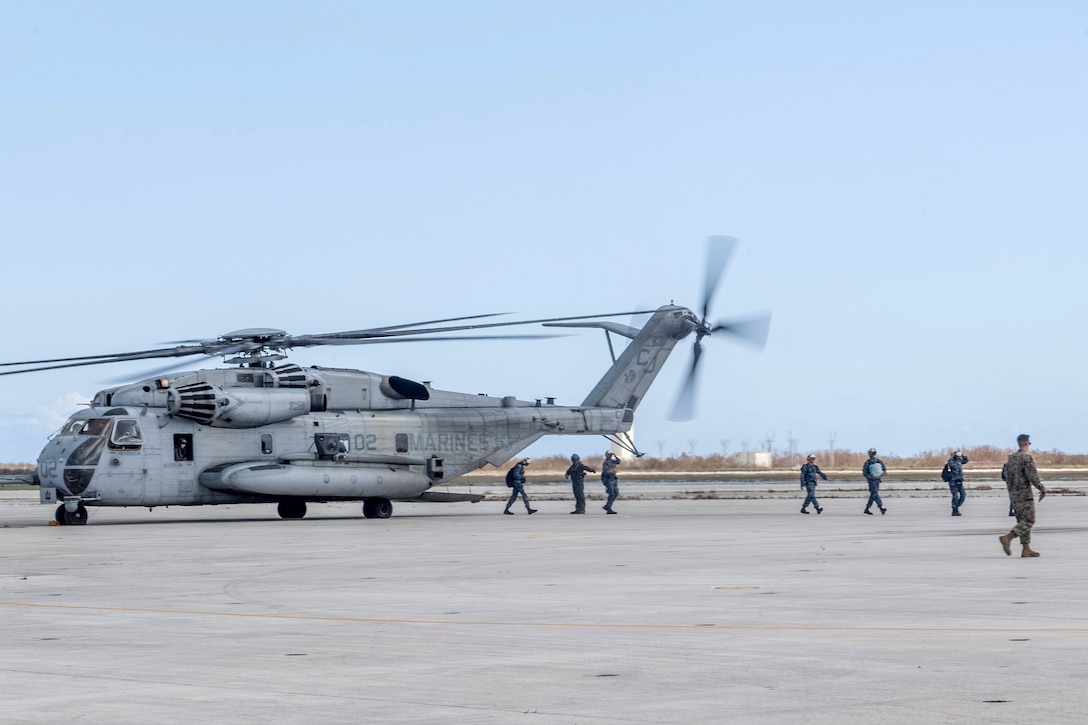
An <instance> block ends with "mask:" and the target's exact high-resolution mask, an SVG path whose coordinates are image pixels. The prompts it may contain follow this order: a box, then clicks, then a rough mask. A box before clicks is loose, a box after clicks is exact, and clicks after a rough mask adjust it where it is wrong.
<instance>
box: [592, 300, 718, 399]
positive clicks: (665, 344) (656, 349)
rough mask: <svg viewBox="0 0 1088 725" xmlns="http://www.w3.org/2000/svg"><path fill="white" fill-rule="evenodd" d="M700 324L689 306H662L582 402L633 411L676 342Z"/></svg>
mask: <svg viewBox="0 0 1088 725" xmlns="http://www.w3.org/2000/svg"><path fill="white" fill-rule="evenodd" d="M697 326H698V320H697V318H696V317H695V313H693V312H692V311H691V310H689V309H687V308H686V307H679V306H676V305H665V306H664V307H661V308H659V309H658V310H657V311H656V312H654V314H653V316H652V317H651V318H650V319H649V321H648V322H647V323H646V324H645V325H644V326H643V327H642V329H641V330H640V331H639V332H638V335H636V336H635V337H634V339H633V340H632V341H631V343H630V344H629V345H628V346H627V348H626V349H625V350H624V351H623V353H622V354H621V355H620V356H619V358H618V359H617V360H616V362H615V363H613V365H612V367H610V368H609V369H608V371H607V372H606V373H605V374H604V376H603V377H602V378H601V379H600V380H599V381H598V382H597V385H596V386H594V388H593V390H592V391H591V392H590V393H589V395H588V396H587V397H586V399H585V401H583V402H582V405H583V406H590V407H596V408H627V409H628V410H632V411H633V410H634V409H635V408H637V407H638V405H639V403H641V402H642V398H643V397H644V396H645V395H646V391H647V390H649V388H650V385H651V384H652V383H653V381H654V378H655V377H657V374H658V373H659V372H660V371H661V368H662V366H663V365H664V364H665V361H666V360H667V359H668V357H669V354H670V353H671V352H672V350H673V348H674V347H675V346H676V343H677V342H679V341H680V340H682V339H684V338H685V337H687V336H688V335H689V334H690V333H691V332H692V331H693V330H694V329H695V328H696V327H697Z"/></svg>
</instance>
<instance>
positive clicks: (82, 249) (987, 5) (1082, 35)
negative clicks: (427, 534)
mask: <svg viewBox="0 0 1088 725" xmlns="http://www.w3.org/2000/svg"><path fill="white" fill-rule="evenodd" d="M1086 61H1088V5H1086V4H1085V3H1083V2H1043V3H1034V4H1028V3H1022V2H988V1H987V2H981V1H980V2H953V3H948V2H913V3H901V4H896V5H893V4H889V3H867V2H827V3H804V2H779V3H749V2H667V3H666V2H660V3H657V2H552V3H534V2H509V3H500V2H462V3H448V2H396V3H393V2H390V3H384V4H379V3H363V2H345V3H306V4H304V5H303V4H296V3H277V2H259V3H257V2H253V3H248V2H247V3H218V2H217V3H207V2H206V3H185V4H181V5H178V4H163V3H136V2H132V3H117V2H113V3H111V2H100V3H93V4H91V3H82V2H46V3H22V2H0V219H2V220H3V235H4V238H5V240H6V244H5V245H4V246H5V252H4V255H5V257H4V258H5V261H6V264H5V267H4V270H5V275H4V277H5V282H6V285H5V290H4V291H5V294H4V299H5V302H6V305H5V310H6V312H5V313H4V314H3V315H2V316H0V339H3V340H4V344H3V347H2V354H0V359H3V360H4V361H10V360H21V359H32V358H42V357H54V356H69V355H85V354H95V353H106V352H119V351H123V350H134V349H143V348H146V347H152V346H154V345H156V344H158V343H160V342H163V341H168V340H178V339H190V338H200V337H215V336H216V335H218V334H221V333H224V332H227V331H230V330H234V329H238V328H242V327H254V326H267V327H278V328H282V329H285V330H288V331H289V332H292V333H296V334H302V333H314V332H327V331H333V330H342V329H358V328H360V327H370V326H379V325H388V324H395V323H401V322H410V321H413V320H425V319H433V318H436V317H445V316H451V315H469V314H477V313H482V312H494V311H513V312H518V313H522V314H525V315H528V316H532V317H546V316H551V315H575V314H589V313H598V312H606V311H619V310H624V309H631V308H633V307H640V306H641V307H647V306H648V307H656V306H658V305H661V304H664V303H667V302H669V301H670V300H675V301H676V302H677V303H680V304H686V305H689V306H693V307H694V306H696V305H698V304H699V296H700V292H701V290H700V288H701V285H702V258H703V245H704V242H703V240H704V238H705V237H706V236H708V235H711V234H728V235H732V236H736V237H739V238H740V239H741V246H740V248H739V250H738V253H737V255H736V257H735V258H734V260H733V263H732V265H731V267H730V269H729V272H728V276H727V277H726V279H725V281H724V283H723V285H722V287H721V288H720V290H719V294H718V297H717V300H716V304H715V309H714V316H715V317H727V316H730V315H734V314H741V313H745V312H750V311H759V310H766V309H769V310H772V311H773V314H774V322H773V325H772V330H771V337H770V341H769V343H768V345H767V347H766V349H765V351H764V352H762V353H755V352H753V351H751V350H750V349H748V348H745V347H742V346H738V345H735V344H732V343H728V342H724V341H722V340H718V339H711V340H708V341H706V342H705V343H704V345H705V352H706V354H707V357H706V359H705V360H704V368H703V372H704V376H703V381H702V382H703V385H702V389H701V396H700V402H699V416H698V418H697V419H696V420H695V421H693V422H692V423H687V424H675V423H669V422H667V421H665V416H666V413H667V411H668V409H669V407H670V405H671V403H672V399H673V396H674V395H675V392H676V389H677V388H678V386H679V382H680V379H681V376H682V374H683V372H684V370H685V368H686V367H687V365H688V363H689V358H688V356H689V355H690V341H689V342H687V343H684V344H683V345H682V347H681V348H680V349H678V352H677V354H676V355H675V356H674V358H673V359H672V360H670V363H669V365H668V366H667V367H666V369H665V371H664V372H663V373H662V375H661V377H660V379H659V381H658V383H657V384H656V385H655V387H654V388H652V389H651V392H650V395H649V396H648V397H647V399H646V401H645V403H644V405H643V406H642V407H641V408H640V409H639V413H638V415H637V417H636V433H637V437H638V441H639V443H640V446H641V447H642V448H643V449H644V450H646V451H647V452H649V453H652V454H655V455H656V454H657V453H658V452H659V451H664V452H665V453H666V454H670V453H674V452H679V451H684V450H687V449H689V448H690V445H691V444H690V441H696V444H695V449H696V451H697V452H700V453H708V452H719V451H720V450H721V448H722V441H723V440H724V439H728V440H729V441H730V444H729V447H730V450H737V449H739V448H740V446H741V442H742V441H748V444H749V447H750V448H755V447H757V445H758V442H759V441H762V440H763V439H764V438H765V437H766V436H767V434H768V433H771V432H773V433H774V435H775V438H776V447H779V448H785V447H786V446H787V445H788V442H787V438H789V437H790V434H792V436H793V437H794V438H796V439H797V441H798V442H797V445H798V448H799V449H800V450H802V451H805V450H819V449H823V448H826V447H827V439H828V437H829V433H831V432H832V431H834V432H835V433H836V438H837V442H836V445H837V446H838V447H846V448H852V449H855V450H858V449H865V448H868V447H869V446H870V445H873V446H876V447H877V448H879V449H880V450H881V451H882V452H887V453H899V454H904V455H905V454H911V453H916V452H919V451H922V450H927V449H940V448H945V447H948V446H954V445H976V444H991V445H998V446H1010V445H1011V444H1012V442H1013V439H1014V438H1015V436H1016V434H1017V433H1019V432H1021V431H1027V432H1030V433H1032V436H1033V440H1034V441H1037V442H1038V445H1037V447H1038V448H1040V449H1051V448H1058V449H1062V450H1066V451H1078V452H1084V451H1088V440H1086V434H1088V424H1086V423H1085V422H1084V415H1083V414H1082V407H1083V401H1084V399H1085V392H1086V387H1088V386H1086V384H1085V382H1084V377H1085V374H1084V372H1083V368H1084V366H1083V362H1082V360H1083V358H1084V355H1085V352H1086V347H1088V346H1086V342H1085V338H1084V333H1083V332H1082V329H1081V327H1082V326H1081V324H1080V322H1081V320H1082V319H1084V317H1085V316H1086V314H1088V309H1086V308H1088V302H1086V296H1085V294H1084V292H1083V288H1082V284H1081V278H1082V276H1083V275H1084V273H1085V271H1086V269H1088V251H1086V245H1085V241H1086V240H1085V227H1086V224H1085V222H1086V208H1088V205H1086V203H1085V200H1086V199H1088V181H1086V173H1088V134H1086V132H1085V129H1086V128H1088V72H1086V71H1088V63H1086ZM292 358H293V359H294V360H295V361H296V362H299V363H301V364H324V365H336V366H342V367H358V368H362V369H367V370H373V371H376V372H381V373H390V374H398V375H402V376H405V377H409V378H414V379H419V380H431V381H433V382H434V385H435V386H436V387H439V388H445V389H451V390H463V391H467V392H486V393H489V394H493V395H516V396H518V397H520V398H523V399H530V400H531V399H533V398H542V397H545V396H555V397H556V398H557V399H558V401H557V402H559V403H566V404H576V403H578V402H580V401H581V400H582V398H583V397H584V395H585V393H586V392H587V391H588V390H589V389H590V388H591V387H592V385H593V383H594V382H595V381H596V380H597V378H598V377H599V375H600V374H601V373H602V372H603V370H604V369H605V367H607V364H608V355H607V348H606V346H605V343H604V338H603V334H601V333H599V332H594V331H584V332H581V333H578V334H577V335H576V336H574V337H571V338H564V339H561V340H550V341H536V342H501V343H500V342H490V343H476V344H449V345H441V346H440V345H402V346H383V347H377V346H368V347H359V348H355V349H341V350H325V351H321V350H300V351H298V352H297V353H295V354H294V355H293V356H292ZM148 367H149V366H147V365H142V366H141V365H139V364H131V365H126V366H113V367H111V368H100V369H93V368H90V369H80V370H69V371H58V372H49V373H37V374H32V375H26V376H10V377H0V401H2V402H0V461H29V460H33V459H34V458H36V457H37V454H38V451H39V450H40V448H41V446H42V444H43V443H44V440H45V437H46V436H47V435H48V434H49V433H51V432H52V431H53V430H55V428H56V427H57V425H58V424H59V418H58V416H60V417H63V416H64V415H66V414H67V413H69V412H71V411H72V410H74V408H75V406H74V405H73V403H72V401H74V400H86V399H89V397H90V396H91V395H93V393H94V392H95V391H96V390H98V389H100V388H103V387H107V386H108V385H110V384H111V382H110V381H111V380H113V379H115V378H116V377H117V376H122V375H126V374H133V375H135V374H138V373H141V372H143V371H144V370H147V369H148ZM150 367H154V366H150ZM603 449H604V442H603V441H601V440H600V439H571V438H551V439H545V441H544V442H542V443H539V444H537V445H536V446H534V447H533V448H532V449H531V453H534V454H536V455H541V454H544V453H552V452H561V453H569V452H571V451H575V450H576V451H580V452H582V453H584V454H592V455H595V454H596V453H597V452H599V451H601V450H603Z"/></svg>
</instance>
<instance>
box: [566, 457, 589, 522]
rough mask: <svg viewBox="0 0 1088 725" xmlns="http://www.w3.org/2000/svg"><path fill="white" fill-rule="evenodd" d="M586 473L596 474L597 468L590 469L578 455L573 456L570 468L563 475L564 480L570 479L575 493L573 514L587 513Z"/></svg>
mask: <svg viewBox="0 0 1088 725" xmlns="http://www.w3.org/2000/svg"><path fill="white" fill-rule="evenodd" d="M586 472H589V473H596V472H597V469H596V468H590V467H589V466H587V465H586V464H584V463H582V458H581V456H579V455H578V454H577V453H573V454H571V457H570V468H568V469H567V472H566V473H564V474H563V478H569V479H570V487H571V490H572V491H573V492H574V510H573V511H571V513H572V514H584V513H585V512H586V487H585V481H586Z"/></svg>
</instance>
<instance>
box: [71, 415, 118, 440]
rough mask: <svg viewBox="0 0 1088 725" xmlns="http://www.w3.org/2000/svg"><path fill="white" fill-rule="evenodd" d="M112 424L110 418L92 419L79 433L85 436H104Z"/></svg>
mask: <svg viewBox="0 0 1088 725" xmlns="http://www.w3.org/2000/svg"><path fill="white" fill-rule="evenodd" d="M112 422H113V421H111V420H109V419H108V418H91V419H90V420H88V421H87V422H86V423H84V424H83V429H82V430H80V431H79V433H80V435H85V436H104V435H106V431H108V430H109V428H110V423H112Z"/></svg>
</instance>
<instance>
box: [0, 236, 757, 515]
mask: <svg viewBox="0 0 1088 725" xmlns="http://www.w3.org/2000/svg"><path fill="white" fill-rule="evenodd" d="M735 241H736V240H734V239H732V238H730V237H710V238H709V239H708V265H707V273H706V280H705V287H704V295H703V305H702V315H701V316H700V315H698V314H696V313H695V312H693V311H692V310H690V309H687V308H685V307H680V306H677V305H674V304H668V305H664V306H662V307H660V308H658V309H656V310H644V311H633V312H622V313H611V314H607V315H586V316H579V317H561V318H549V319H538V320H520V321H512V322H511V321H507V322H496V321H489V322H484V321H479V320H482V319H483V318H488V317H493V315H477V316H473V317H460V318H449V319H445V320H431V321H427V322H420V323H414V324H410V325H391V326H387V327H378V328H370V329H365V330H354V331H347V332H333V333H325V334H317V335H300V336H295V335H289V334H287V333H286V332H284V331H282V330H276V329H264V328H253V329H245V330H238V331H236V332H231V333H228V334H226V335H223V336H221V337H218V338H216V339H214V340H204V341H185V342H183V343H179V344H176V345H175V346H174V347H167V348H161V349H151V350H142V351H136V352H127V353H115V354H108V355H89V356H83V357H72V358H58V359H53V360H31V361H24V362H18V363H2V364H0V367H4V368H13V369H10V370H5V371H0V375H15V374H21V373H29V372H33V371H37V370H50V369H57V368H66V367H77V366H84V365H101V364H106V363H114V362H126V361H132V360H146V359H155V358H179V357H187V356H205V357H220V356H222V357H225V358H229V359H226V360H225V364H227V365H231V366H233V367H229V368H216V369H207V370H197V371H195V372H183V373H175V374H161V375H160V374H157V375H154V376H152V377H149V378H147V379H144V380H140V381H138V382H134V383H130V384H126V385H120V386H117V387H111V388H107V389H105V390H101V391H99V392H98V393H97V394H95V396H94V398H93V400H92V401H91V403H90V405H89V407H88V408H86V409H84V410H79V411H77V412H75V413H73V414H72V415H71V417H70V418H68V420H67V422H66V423H65V424H64V426H63V427H62V428H61V429H60V430H59V431H58V432H57V433H55V434H54V435H53V436H51V437H50V439H49V441H48V442H47V443H46V445H45V448H43V449H42V452H41V454H40V455H39V456H38V461H37V463H38V465H37V470H36V471H35V472H34V473H32V474H29V475H27V476H22V477H7V478H5V479H4V482H7V483H12V482H21V483H31V484H35V485H38V486H39V489H40V501H41V503H43V504H56V505H57V508H56V515H55V516H56V521H57V523H59V524H65V525H82V524H85V523H87V519H88V512H87V509H88V507H90V506H146V507H148V508H154V507H156V506H202V505H212V504H241V503H275V504H277V506H278V512H279V515H280V516H281V517H282V518H285V519H299V518H302V517H303V516H305V515H306V507H307V504H308V503H312V502H329V501H362V504H363V507H362V508H363V511H362V512H363V516H364V517H366V518H388V517H389V516H391V515H392V513H393V505H392V502H393V501H435V502H442V501H445V502H450V501H473V502H475V501H479V500H480V499H481V498H482V496H480V495H476V494H455V493H449V492H443V491H435V490H432V489H434V488H435V487H436V486H439V485H442V484H447V483H449V482H450V481H451V480H453V479H455V478H457V477H458V476H460V475H462V474H464V473H467V472H469V471H473V470H476V469H478V468H481V467H483V466H484V465H485V464H488V463H490V464H492V465H495V466H498V465H501V464H503V463H504V462H506V461H508V460H509V459H510V458H512V457H513V456H515V455H517V454H518V453H519V452H520V451H522V450H523V449H525V448H526V447H527V446H529V445H530V444H531V443H533V442H534V441H536V440H538V439H540V438H541V437H543V436H545V435H602V436H606V437H608V438H609V439H610V440H612V441H614V442H616V443H618V444H620V445H621V446H623V447H624V448H626V449H627V450H629V451H631V452H632V453H635V454H636V455H641V453H639V452H638V451H637V450H636V448H635V446H634V443H633V441H632V440H631V439H630V437H629V436H628V432H629V431H630V430H631V427H632V424H633V422H634V414H635V410H636V409H637V408H638V406H639V403H641V402H642V400H643V398H644V397H645V395H646V392H647V390H648V389H649V388H650V385H651V383H652V382H653V381H654V378H655V377H656V376H657V374H658V372H660V370H661V368H662V366H663V365H664V363H665V361H666V359H667V358H668V356H669V354H670V353H671V352H672V350H673V348H674V346H675V345H676V343H677V342H679V341H680V340H682V339H684V338H686V337H687V336H689V335H691V334H694V335H695V346H694V352H693V358H692V363H691V368H690V369H689V372H688V376H687V378H686V380H685V382H684V384H683V387H682V388H681V391H680V394H679V397H678V400H677V404H676V406H675V407H674V409H673V412H672V415H671V416H670V417H672V418H674V419H689V418H690V417H691V416H692V415H693V413H694V408H693V406H694V389H695V378H696V372H697V370H698V366H699V360H700V355H701V352H702V346H701V341H702V339H703V338H704V337H707V336H709V335H712V334H714V333H716V332H726V333H731V334H733V335H736V336H738V337H739V338H740V339H743V340H747V341H749V342H752V343H755V344H757V345H762V344H763V343H764V342H765V341H766V337H767V332H768V330H769V324H770V316H769V315H762V316H758V317H754V318H749V319H744V320H737V321H732V322H716V323H711V322H709V321H708V316H709V306H710V302H711V299H712V297H713V295H714V292H715V290H716V289H717V286H718V282H719V280H720V278H721V274H722V272H723V270H724V267H725V264H726V261H727V259H728V257H729V256H730V254H731V250H732V249H733V246H734V244H735ZM647 314H648V315H649V319H648V320H647V321H646V322H645V324H643V325H642V327H641V328H635V327H631V326H628V325H624V324H621V323H618V322H615V321H610V320H606V319H600V318H614V317H618V316H624V317H631V316H636V315H647ZM446 323H461V324H446ZM530 324H542V325H545V326H550V327H589V328H598V329H602V330H604V331H605V336H606V338H607V340H608V346H609V350H610V352H611V354H612V365H611V366H610V367H609V368H608V369H607V370H606V372H605V373H604V375H603V376H602V377H601V379H600V380H599V381H598V382H597V384H596V385H595V386H594V387H593V389H592V390H591V391H590V392H589V394H588V395H587V396H586V398H585V400H583V401H582V402H581V403H580V404H579V405H576V406H562V405H556V404H555V401H554V400H553V399H547V401H546V402H545V403H543V404H542V403H541V401H539V400H536V401H524V400H518V399H516V398H515V397H513V396H506V397H491V396H487V395H477V394H469V393H457V392H452V391H446V390H436V389H433V388H432V387H431V386H430V385H428V384H426V383H421V382H416V381H413V380H408V379H405V378H402V377H398V376H396V375H382V374H378V373H371V372H365V371H361V370H347V369H336V368H325V367H319V366H313V367H301V366H299V365H296V364H293V363H285V362H283V361H285V360H286V355H285V354H284V353H285V351H287V350H289V349H293V348H301V347H312V346H318V345H361V344H376V343H385V342H402V341H418V340H425V339H431V340H434V341H438V340H442V339H480V336H478V335H473V336H467V337H466V336H459V337H453V338H451V337H449V336H448V334H449V333H463V332H466V331H475V330H481V329H484V328H499V327H508V326H516V325H530ZM439 334H443V335H446V336H443V337H430V336H436V335H439ZM611 335H618V336H620V337H625V338H629V339H630V342H629V343H628V344H627V346H626V348H625V349H624V350H623V351H622V352H621V353H620V355H619V356H618V357H617V356H616V354H615V350H614V348H613V345H612V337H611ZM503 337H519V336H512V335H504V336H503ZM520 337H524V336H520Z"/></svg>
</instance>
